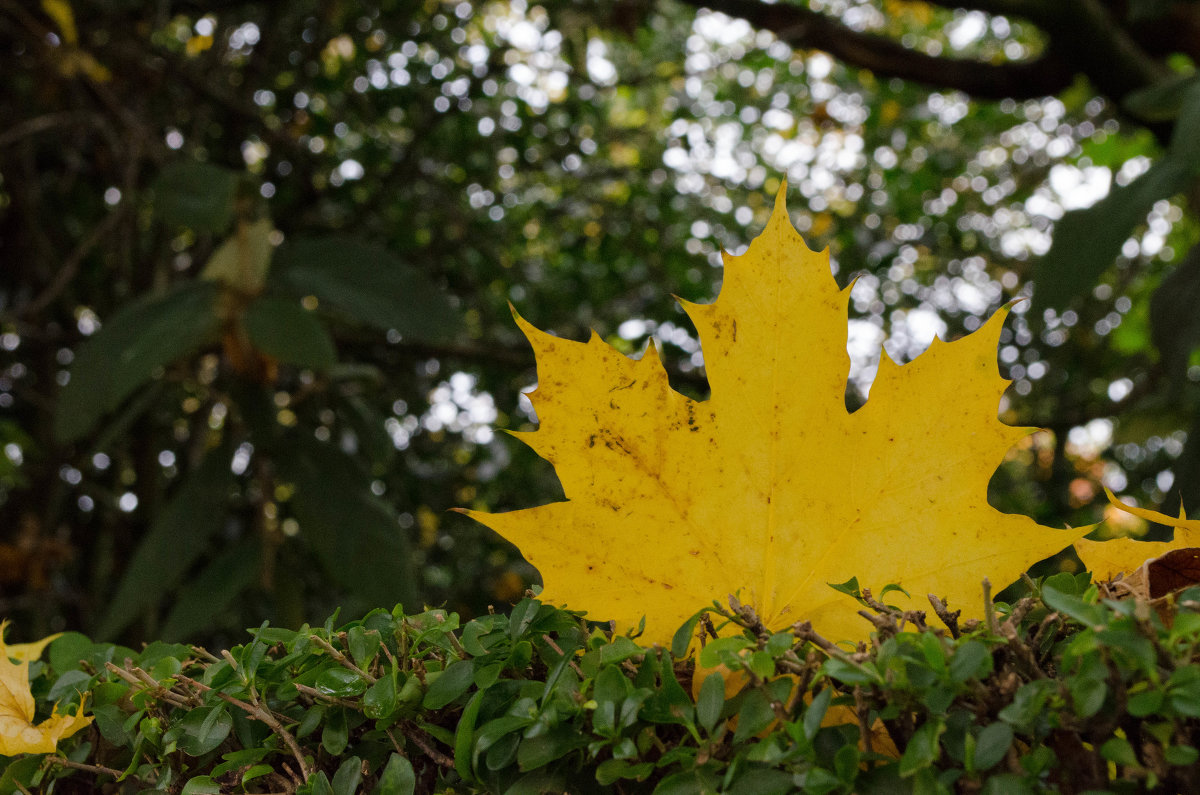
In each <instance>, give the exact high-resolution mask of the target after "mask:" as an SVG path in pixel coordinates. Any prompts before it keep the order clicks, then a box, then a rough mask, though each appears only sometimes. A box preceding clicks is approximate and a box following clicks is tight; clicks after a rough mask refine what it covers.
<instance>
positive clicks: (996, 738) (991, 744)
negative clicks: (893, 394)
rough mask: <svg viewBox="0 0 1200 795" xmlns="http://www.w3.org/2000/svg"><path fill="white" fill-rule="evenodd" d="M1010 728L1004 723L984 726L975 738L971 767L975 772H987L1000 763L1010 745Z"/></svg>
mask: <svg viewBox="0 0 1200 795" xmlns="http://www.w3.org/2000/svg"><path fill="white" fill-rule="evenodd" d="M1012 740H1013V730H1012V727H1011V726H1009V725H1008V724H1007V723H1004V722H996V723H993V724H991V725H990V726H985V727H984V728H983V731H981V732H979V736H978V737H977V738H975V755H974V758H973V759H972V760H971V767H972V769H974V770H975V771H977V772H983V771H985V770H989V769H991V768H992V767H994V766H995V765H997V764H999V763H1000V760H1002V759H1003V758H1004V755H1005V754H1007V753H1008V749H1009V746H1011V745H1012Z"/></svg>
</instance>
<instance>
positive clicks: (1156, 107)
mask: <svg viewBox="0 0 1200 795" xmlns="http://www.w3.org/2000/svg"><path fill="white" fill-rule="evenodd" d="M1197 84H1200V75H1197V74H1173V75H1171V76H1170V77H1167V78H1165V79H1163V80H1160V81H1158V82H1157V83H1153V84H1151V85H1149V86H1146V87H1145V88H1142V89H1139V90H1137V91H1133V92H1130V93H1129V94H1127V95H1126V96H1125V99H1124V100H1123V102H1122V104H1123V105H1124V106H1125V109H1126V110H1128V111H1129V112H1130V113H1132V114H1133V115H1135V116H1137V117H1139V118H1141V119H1144V120H1145V121H1171V120H1173V119H1176V118H1178V117H1179V113H1180V110H1181V109H1182V108H1183V105H1184V100H1185V99H1186V97H1187V95H1188V92H1189V91H1190V90H1191V89H1192V88H1193V87H1194V86H1196V85H1197Z"/></svg>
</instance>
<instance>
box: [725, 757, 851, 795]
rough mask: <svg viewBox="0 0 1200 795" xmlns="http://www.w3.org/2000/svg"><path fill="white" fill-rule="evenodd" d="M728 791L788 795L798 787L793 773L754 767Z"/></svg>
mask: <svg viewBox="0 0 1200 795" xmlns="http://www.w3.org/2000/svg"><path fill="white" fill-rule="evenodd" d="M852 750H855V751H857V749H852ZM727 791H728V792H729V795H786V793H789V792H795V791H796V786H795V784H794V783H793V782H792V774H791V773H788V772H786V771H783V770H773V769H771V768H768V767H752V768H749V769H748V770H746V771H745V772H743V773H742V774H741V775H740V776H738V777H737V778H735V779H734V780H733V785H732V786H731V787H730V788H729V789H728V790H727Z"/></svg>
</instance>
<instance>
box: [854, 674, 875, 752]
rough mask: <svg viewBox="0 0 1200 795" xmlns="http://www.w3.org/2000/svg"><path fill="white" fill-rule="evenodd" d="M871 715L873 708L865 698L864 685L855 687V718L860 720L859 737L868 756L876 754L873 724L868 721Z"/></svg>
mask: <svg viewBox="0 0 1200 795" xmlns="http://www.w3.org/2000/svg"><path fill="white" fill-rule="evenodd" d="M870 715H871V707H870V705H869V704H867V700H866V698H864V697H863V689H862V685H855V686H854V716H855V717H856V718H858V731H859V736H861V737H862V741H863V748H864V750H865V751H866V752H867V753H868V754H873V753H875V748H874V746H873V744H872V742H871V741H872V740H873V739H874V738H873V737H872V732H871V724H870V723H868V722H867V719H868V718H869V717H870Z"/></svg>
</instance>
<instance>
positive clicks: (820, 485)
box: [466, 189, 1090, 643]
mask: <svg viewBox="0 0 1200 795" xmlns="http://www.w3.org/2000/svg"><path fill="white" fill-rule="evenodd" d="M849 297H850V290H849V288H846V289H839V288H838V286H837V283H836V282H835V281H834V278H833V276H832V274H831V273H830V268H829V255H828V253H827V252H822V253H819V254H818V253H814V252H812V251H810V250H809V249H808V247H807V246H806V245H805V244H804V241H803V240H802V239H801V238H800V236H799V234H797V233H796V231H795V229H793V228H792V225H791V223H790V222H789V220H788V215H787V210H786V208H785V206H784V191H783V190H782V189H781V190H780V192H779V195H778V197H777V198H776V202H775V210H774V212H773V214H772V215H771V219H770V221H769V222H768V224H767V227H766V229H765V230H764V231H763V233H762V235H760V236H759V237H758V238H757V239H756V240H755V241H754V242H753V243H752V244H751V246H750V249H749V251H747V252H746V253H745V254H743V255H741V256H736V257H735V256H729V255H727V256H726V257H725V279H724V285H723V287H722V288H721V294H720V297H719V298H718V299H717V301H716V302H715V303H712V304H706V305H701V304H692V303H687V302H683V307H684V309H685V310H686V311H687V313H688V315H689V316H690V317H691V319H692V321H693V322H694V323H695V325H696V328H697V330H698V331H699V334H700V340H701V343H702V346H703V350H704V361H705V368H706V373H707V377H708V382H709V386H710V388H711V396H710V397H709V399H708V400H703V401H696V400H691V399H690V398H687V397H685V396H683V395H681V394H679V393H678V392H675V391H674V390H673V389H671V387H670V385H669V384H668V382H667V374H666V371H665V370H664V368H663V365H662V364H661V362H660V360H659V357H658V352H657V350H656V349H655V348H654V346H653V345H651V346H650V347H648V348H647V350H646V352H645V353H644V354H643V356H642V357H641V359H640V360H633V359H630V358H628V357H626V356H624V355H623V354H621V353H620V352H618V351H616V350H614V349H613V348H612V347H610V346H609V345H607V344H605V343H604V342H603V341H602V340H600V339H599V338H598V337H597V336H596V335H594V334H593V336H592V338H591V339H590V340H589V341H588V342H586V343H580V342H573V341H570V340H564V339H560V338H558V337H554V336H551V335H549V334H546V333H544V332H541V331H539V330H538V329H536V328H534V327H533V326H532V325H530V324H529V323H527V322H525V321H524V320H522V319H521V318H519V317H518V318H517V322H518V324H519V325H520V326H521V329H522V330H523V331H524V332H525V335H526V336H527V337H528V339H529V341H530V343H531V344H532V346H533V348H534V351H535V353H536V355H537V362H538V387H537V390H536V391H535V392H533V393H532V394H531V395H530V399H531V400H532V401H533V404H534V407H535V408H536V410H537V414H538V419H539V421H540V426H539V428H538V430H537V431H536V432H533V433H520V434H517V436H518V437H519V438H521V439H522V440H523V441H524V442H526V443H527V444H529V445H530V446H531V447H532V448H533V449H534V450H535V451H536V452H537V453H538V454H539V455H541V456H542V457H543V458H546V459H547V460H548V461H550V462H551V463H552V464H553V465H554V467H555V470H556V471H557V473H558V477H559V480H560V481H561V483H562V486H563V490H564V492H565V494H566V497H567V499H566V501H565V502H557V503H552V504H549V505H543V506H540V507H536V508H529V509H526V510H519V511H512V512H509V513H484V512H481V511H466V513H467V514H468V515H470V516H472V517H473V518H475V519H477V520H478V521H480V522H482V523H483V524H485V525H487V526H488V527H491V528H492V529H494V530H495V531H497V532H498V533H500V535H502V536H504V537H505V538H507V539H508V540H510V541H512V542H513V543H515V544H516V545H517V546H518V547H520V549H521V551H522V552H523V553H524V555H525V557H526V558H527V559H528V560H529V562H530V563H532V564H533V565H534V566H536V567H538V569H539V571H540V572H541V574H542V578H543V581H544V584H545V590H544V592H543V594H542V596H543V598H544V599H546V600H548V601H550V602H556V603H565V604H566V605H568V606H569V607H571V608H573V609H576V610H584V611H587V613H588V615H589V617H590V618H593V619H596V620H607V619H613V620H615V621H616V622H617V624H618V626H619V627H622V628H628V627H633V626H636V625H637V623H638V621H639V620H640V619H641V617H642V616H645V617H646V631H645V635H644V636H643V638H642V640H643V641H645V642H660V643H667V642H669V641H670V639H671V636H672V633H673V632H674V631H675V629H676V628H677V627H679V626H680V625H681V624H682V623H683V622H684V621H685V620H686V619H687V618H688V617H689V616H690V615H692V614H693V613H694V612H695V611H696V610H697V609H698V608H699V607H703V606H704V605H707V604H710V603H711V602H712V601H713V600H714V599H717V600H721V601H724V600H725V598H726V596H727V595H728V594H731V593H740V598H741V599H742V601H743V602H746V603H748V604H750V605H752V606H753V607H754V609H755V611H756V613H757V614H758V615H759V616H760V617H761V618H762V619H763V621H764V623H765V624H766V625H767V626H768V627H769V628H772V629H777V628H781V627H785V626H787V625H789V624H791V623H793V622H795V621H798V620H801V619H809V620H811V621H812V622H813V625H814V626H815V627H816V629H817V630H818V631H819V632H821V633H822V634H823V635H825V636H826V637H830V638H834V639H839V638H851V637H862V636H865V635H866V634H867V633H868V631H869V629H870V625H869V624H868V623H867V622H866V621H864V620H863V619H862V618H861V617H860V616H858V615H857V612H856V611H857V610H858V608H859V605H858V603H857V602H855V601H854V600H853V599H851V598H850V597H848V596H845V595H843V594H839V593H837V592H836V591H834V590H833V589H831V588H830V587H829V585H828V583H841V582H844V581H846V580H848V579H849V578H851V577H857V578H858V581H859V582H860V583H862V584H863V585H866V586H871V587H876V588H878V587H881V586H883V585H885V584H888V583H896V584H898V585H901V586H903V587H904V588H905V589H907V591H908V592H909V593H910V594H913V596H914V597H915V601H914V602H913V603H912V607H914V608H917V609H920V608H921V607H923V605H924V599H925V594H927V593H931V592H932V593H936V594H938V595H939V596H944V597H946V598H947V599H948V600H949V601H950V602H951V603H952V604H953V605H954V606H955V607H961V608H964V609H965V610H967V611H970V610H972V609H975V606H976V605H978V604H979V602H980V597H979V594H980V583H981V581H982V580H983V578H984V577H989V578H991V579H992V581H993V582H996V583H1008V582H1011V581H1012V580H1014V579H1016V578H1017V577H1018V576H1019V575H1020V574H1021V572H1023V571H1025V570H1026V569H1027V568H1028V567H1029V566H1030V565H1031V564H1033V563H1035V562H1037V561H1038V560H1040V559H1042V558H1045V557H1047V556H1049V555H1052V554H1054V553H1055V552H1058V551H1059V550H1061V549H1063V548H1064V547H1066V546H1068V545H1069V544H1070V543H1071V542H1072V541H1074V540H1075V539H1076V538H1079V537H1080V536H1082V535H1083V534H1084V533H1086V532H1088V530H1090V528H1082V529H1079V530H1075V531H1071V530H1060V529H1056V528H1050V527H1042V526H1040V525H1038V524H1037V523H1036V522H1034V521H1033V520H1032V519H1030V518H1029V517H1026V516H1020V515H1016V514H1006V513H1001V512H1000V511H998V510H996V509H995V508H993V507H992V506H991V505H989V504H988V501H987V485H988V481H989V480H990V479H991V477H992V474H993V472H995V469H996V467H997V465H998V464H999V463H1000V462H1001V460H1002V459H1003V457H1004V455H1005V452H1006V451H1007V450H1008V448H1009V447H1010V446H1011V445H1012V444H1013V443H1014V442H1016V441H1017V440H1019V439H1021V438H1022V437H1024V436H1025V435H1026V434H1027V433H1028V432H1029V429H1025V428H1014V427H1010V426H1008V425H1005V424H1003V423H1001V422H1000V421H999V419H998V418H997V408H998V404H999V401H1000V396H1001V393H1003V391H1004V389H1005V388H1006V387H1007V386H1008V383H1009V382H1008V381H1006V380H1004V379H1002V378H1001V377H1000V375H999V370H998V368H997V364H996V346H997V342H998V340H999V336H1000V330H1001V327H1002V325H1003V322H1004V317H1005V315H1006V314H1007V310H1002V311H1000V312H997V313H996V315H995V316H993V317H992V319H991V320H989V321H988V322H987V323H986V324H985V325H984V326H983V327H982V328H981V329H980V330H978V331H976V332H975V333H973V334H971V335H969V336H967V337H964V338H963V339H960V340H957V341H955V342H949V343H947V342H941V341H934V343H933V344H932V345H931V346H930V348H929V350H928V351H926V352H925V353H924V354H922V355H921V356H919V357H917V359H916V360H914V361H913V362H911V363H910V364H906V365H903V366H899V365H897V364H895V363H894V362H892V361H891V360H890V359H888V357H887V354H886V352H885V353H884V354H883V358H882V361H881V362H880V366H879V371H878V375H877V376H876V377H875V382H874V385H873V386H872V387H871V392H870V399H869V400H868V401H867V403H866V405H864V406H863V407H862V408H860V409H858V410H857V411H855V412H853V413H850V412H849V411H847V409H846V404H845V393H846V379H847V375H848V373H849V367H850V362H849V357H848V355H847V353H846V334H847V305H848V302H849ZM897 597H898V598H900V595H897ZM900 601H902V602H903V599H900ZM905 606H908V605H905Z"/></svg>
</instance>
